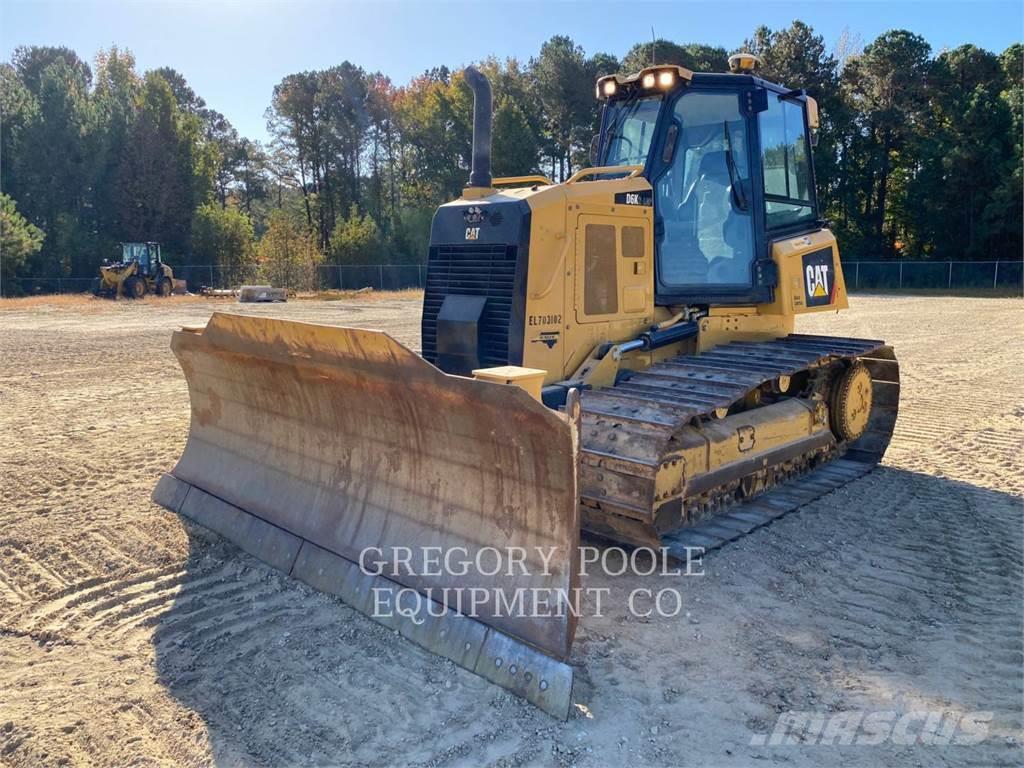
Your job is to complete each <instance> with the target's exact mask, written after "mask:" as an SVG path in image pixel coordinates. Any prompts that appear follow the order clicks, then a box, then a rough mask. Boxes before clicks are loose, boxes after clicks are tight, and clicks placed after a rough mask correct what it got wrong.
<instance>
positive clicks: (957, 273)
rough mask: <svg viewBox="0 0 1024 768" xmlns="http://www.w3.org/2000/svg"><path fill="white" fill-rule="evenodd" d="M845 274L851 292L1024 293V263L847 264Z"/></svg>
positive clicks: (850, 262)
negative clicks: (940, 291)
mask: <svg viewBox="0 0 1024 768" xmlns="http://www.w3.org/2000/svg"><path fill="white" fill-rule="evenodd" d="M843 275H844V276H845V278H846V288H847V290H850V291H872V290H883V291H887V290H896V291H898V290H903V289H908V290H947V291H958V290H970V291H976V290H984V289H991V290H993V291H998V292H1000V293H1009V292H1014V293H1020V292H1022V291H1024V261H848V262H844V263H843Z"/></svg>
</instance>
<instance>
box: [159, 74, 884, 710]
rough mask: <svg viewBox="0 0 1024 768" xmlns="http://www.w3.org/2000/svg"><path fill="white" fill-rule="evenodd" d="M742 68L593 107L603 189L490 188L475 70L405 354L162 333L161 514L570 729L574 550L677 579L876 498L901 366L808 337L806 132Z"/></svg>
mask: <svg viewBox="0 0 1024 768" xmlns="http://www.w3.org/2000/svg"><path fill="white" fill-rule="evenodd" d="M755 63H756V62H755V60H754V57H752V56H749V55H738V56H735V57H733V59H732V60H731V62H730V69H731V71H730V72H728V73H695V72H691V71H690V70H688V69H685V68H683V67H679V66H654V67H649V68H647V69H644V70H643V71H641V72H637V73H635V74H630V75H625V76H624V75H612V76H607V77H602V78H601V79H600V80H598V82H597V84H596V91H597V93H596V95H597V98H598V99H600V100H601V101H602V103H603V107H602V120H601V130H600V135H599V136H598V137H597V138H596V140H595V142H594V143H593V145H592V155H593V157H592V163H593V166H592V167H589V168H584V169H582V170H579V171H578V172H576V173H575V174H573V175H572V176H571V177H570V178H568V179H567V180H565V181H564V182H562V183H558V184H556V183H553V182H552V181H551V180H549V179H547V178H544V177H542V176H523V177H514V178H498V179H495V178H492V175H491V172H490V121H491V91H490V86H489V84H488V82H487V79H486V78H485V77H484V76H483V75H482V74H481V73H480V72H478V71H477V70H475V69H473V68H469V69H467V70H466V72H465V77H466V80H467V82H468V84H469V85H470V86H471V88H472V89H473V91H474V132H473V156H472V166H471V173H470V178H469V184H468V186H467V187H466V188H465V190H464V192H463V194H462V197H461V198H459V199H458V200H454V201H452V202H450V203H447V204H445V205H442V206H441V207H440V208H439V209H438V210H437V212H436V214H435V216H434V219H433V223H432V228H431V237H430V250H429V256H428V265H427V281H426V289H425V293H424V299H423V308H422V329H421V330H422V337H421V338H422V349H421V354H420V355H417V354H415V353H414V352H412V351H411V350H409V349H408V348H406V347H405V346H403V345H402V344H400V343H398V342H397V341H395V340H394V339H392V338H391V337H389V336H388V335H387V334H385V333H381V332H378V331H369V330H360V329H350V328H340V327H332V326H322V325H315V324H308V323H300V322H292V321H286V320H278V319H272V318H266V317H242V316H237V315H231V314H222V313H215V314H214V315H213V316H212V318H211V319H210V321H209V322H208V323H207V325H206V326H205V327H202V328H184V329H182V330H181V331H178V332H176V333H175V334H174V337H173V340H172V348H173V350H174V352H175V353H176V355H177V357H178V359H179V360H180V363H181V366H182V369H183V370H184V373H185V377H186V379H187V382H188V387H189V392H190V398H191V429H190V432H189V436H188V441H187V444H186V446H185V450H184V453H183V455H182V456H181V459H180V460H179V462H178V464H177V466H176V467H175V468H174V469H173V470H171V471H170V472H169V473H167V474H165V475H164V476H163V477H162V478H161V480H160V482H159V484H158V485H157V488H156V490H155V491H154V499H155V500H156V501H157V502H158V503H160V504H162V505H164V506H165V507H167V508H169V509H171V510H174V511H175V512H179V513H180V514H182V515H184V516H186V517H188V518H190V519H192V520H193V521H196V522H198V523H201V524H202V525H204V526H206V527H209V528H211V529H213V530H215V531H218V532H219V533H221V534H222V535H224V536H226V537H227V538H229V539H231V540H232V541H234V542H236V543H237V544H238V545H239V546H241V547H242V548H243V549H244V550H246V551H248V552H250V553H252V554H254V555H256V556H257V557H259V558H261V559H263V560H265V561H266V562H269V563H271V564H272V565H274V566H275V567H277V568H279V569H281V570H282V571H284V572H286V573H289V574H291V575H292V576H294V577H296V578H298V579H300V580H302V581H304V582H306V583H308V584H310V585H312V586H314V587H316V588H318V589H321V590H324V591H326V592H330V593H332V594H335V595H338V596H340V597H341V598H342V599H343V600H344V601H345V602H347V603H349V604H350V605H352V606H354V607H356V608H357V609H359V610H362V611H363V612H365V613H367V614H368V615H370V616H373V617H374V618H375V619H376V620H377V621H380V622H382V623H384V624H385V625H386V626H389V627H392V628H393V629H395V630H397V631H398V632H400V633H401V634H403V635H404V636H405V637H407V638H409V639H411V640H413V641H414V642H416V643H418V644H420V645H422V646H424V647H425V648H427V649H429V650H431V651H434V652H436V653H439V654H441V655H443V656H444V657H446V658H448V659H450V660H452V661H454V662H455V663H456V664H459V665H460V666H463V667H465V668H467V669H470V670H472V671H474V672H476V673H477V674H479V675H481V676H483V677H485V678H486V679H488V680H491V681H492V682H494V683H496V684H498V685H500V686H503V687H505V688H507V689H509V690H511V691H514V692H515V693H517V694H519V695H521V696H523V697H525V698H526V699H528V700H529V701H531V702H533V703H534V704H536V705H537V706H539V707H541V708H542V709H544V710H545V711H547V712H549V713H551V714H553V715H555V716H558V717H565V716H566V714H567V712H568V708H569V706H570V702H571V695H572V694H571V691H572V667H571V666H570V665H569V664H568V663H567V659H568V656H569V653H570V649H571V645H572V640H573V635H574V632H575V628H576V622H577V619H578V616H579V613H580V585H581V582H580V531H581V529H582V530H585V531H588V532H590V533H591V534H595V535H597V536H599V537H601V538H603V539H605V540H610V541H612V542H621V543H622V544H624V545H628V546H629V547H636V548H638V547H651V548H652V551H653V552H656V553H659V556H661V557H666V558H673V557H679V558H684V557H686V555H687V553H688V552H690V551H692V550H694V549H697V550H706V549H712V548H714V547H717V546H720V545H722V544H723V543H726V542H728V541H731V540H733V539H735V538H738V537H740V536H743V535H746V534H747V533H749V532H750V531H751V530H753V529H755V528H757V527H759V526H762V525H766V524H768V523H770V522H771V521H772V520H774V519H775V518H777V517H778V516H779V515H781V514H784V513H785V512H786V511H788V510H791V509H793V508H795V507H798V506H800V505H802V504H804V503H806V502H808V501H811V500H812V499H814V498H816V497H818V496H820V495H822V494H824V493H828V492H829V491H830V490H832V489H834V488H836V487H838V486H840V485H842V484H843V483H845V482H848V481H850V480H852V479H854V478H856V477H858V476H859V475H861V474H863V473H864V472H867V471H869V470H870V469H871V467H873V466H874V465H875V464H876V463H877V462H878V461H879V460H880V459H881V457H882V454H883V453H884V451H885V449H886V446H887V445H888V443H889V440H890V437H891V434H892V431H893V427H894V424H895V419H896V411H897V406H898V399H899V371H898V365H897V362H896V359H895V356H894V354H893V351H892V349H891V348H890V347H888V346H887V345H886V344H885V343H884V342H883V341H880V340H872V339H859V338H840V337H830V336H812V335H806V334H800V333H795V332H794V319H795V317H796V316H797V315H801V314H807V313H816V312H836V311H837V310H842V309H845V308H846V307H847V296H846V287H845V283H844V281H843V271H842V266H841V263H840V260H839V251H838V247H837V245H836V239H835V237H834V236H833V234H832V233H831V232H830V231H829V229H828V227H827V225H826V223H825V222H824V221H823V220H822V218H821V212H820V210H819V207H818V201H817V198H816V195H815V185H814V167H813V163H812V156H811V147H812V145H813V143H814V141H815V131H816V129H817V126H818V114H817V106H816V103H815V101H814V99H812V98H811V97H810V96H808V95H807V94H806V93H805V92H804V91H803V90H800V89H791V88H788V87H784V86H781V85H777V84H775V83H771V82H767V81H765V80H763V79H761V78H759V77H758V76H757V75H756V74H755V73H754V71H753V67H754V65H755ZM633 551H635V550H633ZM453 554H454V555H455V556H454V557H452V555H453ZM496 561H497V562H498V564H499V566H501V565H502V563H503V562H504V563H507V564H508V565H509V566H510V567H507V568H505V567H495V565H494V563H495V562H496ZM439 563H443V564H444V567H437V566H438V564H439ZM512 566H516V567H512ZM520 594H526V595H532V596H534V600H533V602H532V603H531V602H529V601H526V603H525V604H524V603H523V602H514V601H515V599H516V596H518V595H520ZM537 594H542V595H544V597H545V599H544V601H543V603H542V605H543V608H542V609H540V610H538V608H537V601H536V599H535V598H536V595H537ZM467 595H468V596H469V598H471V599H469V600H467V599H465V598H466V597H467ZM510 596H511V598H510ZM403 600H404V601H405V603H403ZM510 605H511V609H510Z"/></svg>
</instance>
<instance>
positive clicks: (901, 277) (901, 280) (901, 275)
mask: <svg viewBox="0 0 1024 768" xmlns="http://www.w3.org/2000/svg"><path fill="white" fill-rule="evenodd" d="M902 287H903V262H902V261H901V262H900V288H902Z"/></svg>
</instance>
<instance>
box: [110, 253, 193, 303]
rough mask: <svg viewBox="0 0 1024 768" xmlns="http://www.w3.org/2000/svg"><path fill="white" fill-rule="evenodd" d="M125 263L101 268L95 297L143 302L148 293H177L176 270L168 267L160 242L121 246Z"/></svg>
mask: <svg viewBox="0 0 1024 768" xmlns="http://www.w3.org/2000/svg"><path fill="white" fill-rule="evenodd" d="M120 248H121V260H120V261H118V262H114V263H112V264H111V263H104V264H103V265H102V266H100V274H99V277H97V278H95V279H94V280H93V284H92V292H93V295H94V296H109V297H112V298H119V297H121V296H127V297H128V298H130V299H141V298H142V297H143V296H145V295H146V294H147V293H151V294H154V295H156V296H170V295H171V293H172V292H173V291H174V270H172V269H171V267H170V266H169V265H167V264H164V262H163V258H162V257H161V256H160V243H121V245H120Z"/></svg>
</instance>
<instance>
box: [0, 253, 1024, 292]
mask: <svg viewBox="0 0 1024 768" xmlns="http://www.w3.org/2000/svg"><path fill="white" fill-rule="evenodd" d="M843 272H844V274H845V277H846V287H847V289H848V290H850V291H875V290H883V291H888V290H894V291H899V290H937V291H958V290H966V291H983V290H992V291H996V292H999V293H1022V292H1024V262H1021V261H848V262H845V263H844V264H843ZM426 274H427V268H426V266H425V265H422V264H366V265H348V264H346V265H340V264H321V265H319V266H318V267H317V268H316V277H315V283H316V284H315V286H313V287H314V288H315V289H316V290H319V291H331V290H342V291H354V290H359V289H360V288H372V289H374V290H377V291H399V290H403V289H406V288H423V287H424V285H425V284H426ZM174 276H175V277H176V278H178V279H181V280H185V281H187V282H188V289H189V290H190V291H192V292H194V293H197V292H198V291H199V290H200V289H201V288H203V287H209V288H237V287H238V286H240V285H244V284H246V283H259V282H261V281H260V279H259V275H258V273H257V271H256V268H252V269H237V268H236V269H222V268H221V267H217V266H212V265H209V264H191V265H189V264H186V265H183V266H177V267H174ZM12 282H13V285H12ZM92 282H93V278H92V277H33V278H22V279H15V280H14V281H8V282H7V284H5V286H4V294H5V295H35V294H47V293H85V292H86V291H88V290H90V288H91V286H92Z"/></svg>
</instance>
